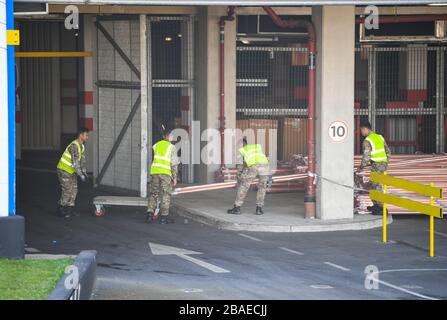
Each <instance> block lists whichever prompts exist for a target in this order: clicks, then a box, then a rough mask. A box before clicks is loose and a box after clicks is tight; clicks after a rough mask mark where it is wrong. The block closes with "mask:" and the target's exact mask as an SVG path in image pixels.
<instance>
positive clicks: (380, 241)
mask: <svg viewBox="0 0 447 320" xmlns="http://www.w3.org/2000/svg"><path fill="white" fill-rule="evenodd" d="M376 243H380V244H396V243H397V242H396V241H394V240H388V241H387V242H383V241H382V240H376Z"/></svg>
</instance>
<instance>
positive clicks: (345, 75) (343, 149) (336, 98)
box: [312, 6, 355, 219]
mask: <svg viewBox="0 0 447 320" xmlns="http://www.w3.org/2000/svg"><path fill="white" fill-rule="evenodd" d="M312 14H313V15H312V20H313V22H314V24H315V27H316V31H317V32H316V34H317V41H318V42H317V63H316V66H317V76H316V87H317V91H316V121H317V123H316V146H317V148H316V161H317V173H318V174H319V175H321V176H323V177H325V178H327V179H330V180H333V181H336V182H338V183H341V184H344V185H348V186H352V185H353V166H354V133H355V131H354V107H353V106H354V59H355V58H354V37H355V34H354V31H355V21H354V18H355V7H354V6H322V7H315V8H313V11H312ZM336 121H339V122H341V123H344V124H345V126H346V128H347V131H346V134H345V135H344V136H342V137H344V138H343V139H342V140H341V141H338V142H336V141H334V139H335V140H337V139H338V138H339V137H338V138H337V136H335V137H334V139H333V138H331V132H333V130H334V129H331V128H330V127H331V126H332V124H334V122H336ZM337 129H338V125H337V128H335V130H337ZM341 133H343V130H341V129H340V132H336V134H337V135H338V134H341ZM353 202H354V199H353V190H352V189H349V188H345V187H342V186H338V185H335V184H333V183H331V182H328V181H327V180H322V179H318V185H317V218H320V219H344V218H353Z"/></svg>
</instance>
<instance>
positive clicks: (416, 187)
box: [369, 172, 443, 257]
mask: <svg viewBox="0 0 447 320" xmlns="http://www.w3.org/2000/svg"><path fill="white" fill-rule="evenodd" d="M370 180H371V181H372V182H374V183H377V184H382V185H383V192H380V191H377V190H370V191H369V196H370V198H371V200H375V201H380V202H382V203H383V213H382V214H383V232H382V240H383V242H387V225H386V222H387V205H388V204H392V205H395V206H397V207H401V208H405V209H408V210H411V211H415V212H420V213H423V214H426V215H428V216H430V257H434V255H435V235H434V234H435V220H434V218H435V217H436V218H440V219H442V218H443V212H442V208H441V207H438V206H435V198H438V199H440V198H442V189H441V188H436V187H435V186H434V184H433V183H431V184H430V185H429V186H427V185H424V184H421V183H417V182H413V181H408V180H404V179H400V178H395V177H391V176H388V175H387V173H386V172H385V173H384V174H380V173H377V172H371V176H370ZM388 186H393V187H396V188H399V189H403V190H406V191H411V192H415V193H417V194H420V195H424V196H428V197H430V204H425V203H421V202H418V201H414V200H410V199H407V198H402V197H398V196H394V195H391V194H388V193H387V189H388Z"/></svg>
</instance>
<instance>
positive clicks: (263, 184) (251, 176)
mask: <svg viewBox="0 0 447 320" xmlns="http://www.w3.org/2000/svg"><path fill="white" fill-rule="evenodd" d="M256 177H258V178H259V182H258V193H257V195H256V205H257V206H259V207H263V206H264V199H265V193H266V191H267V182H268V179H269V176H268V167H267V166H265V165H260V164H255V165H253V166H252V167H250V168H244V170H243V171H242V174H241V176H240V177H239V179H238V188H237V194H236V201H235V202H234V205H235V206H238V207H240V206H241V205H242V204H243V203H244V200H245V197H246V196H247V192H248V190H249V189H250V184H251V183H252V182H253V180H255V179H256Z"/></svg>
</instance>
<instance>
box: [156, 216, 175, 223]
mask: <svg viewBox="0 0 447 320" xmlns="http://www.w3.org/2000/svg"><path fill="white" fill-rule="evenodd" d="M174 222H175V221H174V219H172V218H169V216H161V217H160V221H159V222H158V223H159V224H171V223H174Z"/></svg>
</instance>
